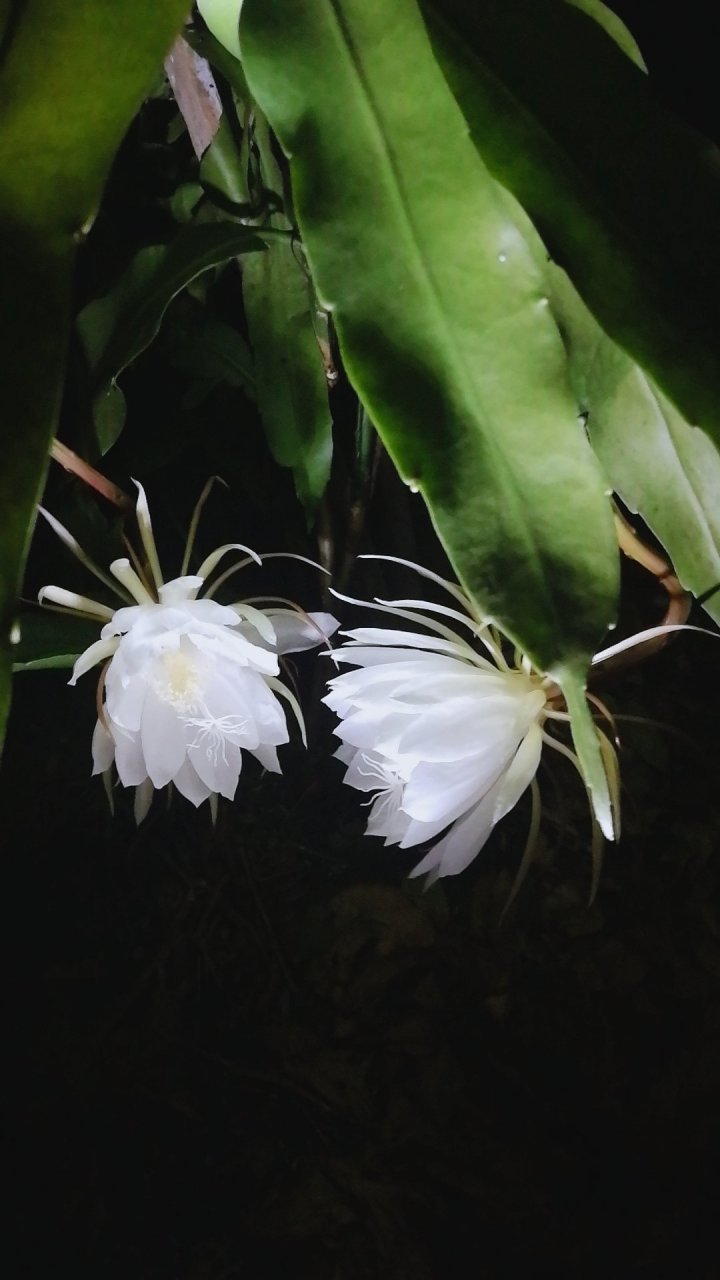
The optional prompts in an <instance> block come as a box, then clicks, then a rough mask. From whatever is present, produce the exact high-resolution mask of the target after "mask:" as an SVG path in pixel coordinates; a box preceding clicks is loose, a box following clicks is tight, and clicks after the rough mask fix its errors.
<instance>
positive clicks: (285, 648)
mask: <svg viewBox="0 0 720 1280" xmlns="http://www.w3.org/2000/svg"><path fill="white" fill-rule="evenodd" d="M268 616H269V617H270V618H271V620H272V624H273V627H274V628H275V635H276V641H275V652H276V653H301V652H302V651H303V650H305V649H314V648H315V647H316V645H320V644H326V643H327V641H328V640H329V639H330V636H332V635H334V634H335V632H336V631H337V629H338V627H339V626H340V623H339V622H338V620H337V618H334V617H333V615H332V614H331V613H299V612H298V613H293V611H292V610H285V609H270V610H268Z"/></svg>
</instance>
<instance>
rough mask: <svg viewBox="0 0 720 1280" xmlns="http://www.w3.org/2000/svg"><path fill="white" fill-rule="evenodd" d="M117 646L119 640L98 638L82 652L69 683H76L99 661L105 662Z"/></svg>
mask: <svg viewBox="0 0 720 1280" xmlns="http://www.w3.org/2000/svg"><path fill="white" fill-rule="evenodd" d="M117 646H118V642H117V640H96V641H95V643H94V644H91V645H90V647H89V648H88V649H86V650H85V652H84V653H81V654H80V657H79V658H78V660H77V662H76V663H75V666H74V667H73V673H72V676H71V677H70V679H69V681H68V684H76V683H77V681H78V680H79V679H80V676H84V675H85V672H86V671H90V669H91V668H92V667H95V666H97V664H98V662H103V661H104V659H105V658H109V657H111V656H112V654H113V653H114V652H115V650H116V649H117Z"/></svg>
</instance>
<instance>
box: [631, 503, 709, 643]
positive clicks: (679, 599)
mask: <svg viewBox="0 0 720 1280" xmlns="http://www.w3.org/2000/svg"><path fill="white" fill-rule="evenodd" d="M615 529H616V531H617V537H618V545H619V547H620V550H621V551H623V552H624V553H625V555H626V556H629V557H630V559H631V560H636V561H637V563H638V564H641V565H642V566H643V568H644V569H647V570H648V572H649V573H652V574H653V576H654V577H655V578H657V580H658V582H659V583H660V584H661V586H662V587H664V589H665V591H666V592H667V597H668V600H667V608H666V610H665V616H664V618H663V620H662V623H661V626H671V625H677V624H678V623H683V622H687V620H688V615H689V613H690V609H691V607H692V597H691V595H690V593H689V592H688V591H686V590H685V588H684V587H683V586H682V585H681V583H680V582H679V580H678V579H677V577H676V576H675V574H674V572H673V569H672V565H670V564H669V563H668V561H667V560H665V559H663V557H662V556H660V555H658V553H657V552H656V551H652V550H651V549H650V547H647V546H646V545H645V543H644V542H641V541H640V539H639V538H638V536H637V533H636V532H635V530H634V529H633V527H632V525H630V524H628V521H627V520H626V519H625V517H624V516H621V515H620V512H619V511H616V512H615ZM667 640H668V636H657V637H656V639H655V640H648V642H647V643H648V645H652V647H653V649H661V648H662V646H663V645H664V644H666V643H667ZM643 648H644V646H643ZM645 652H647V650H645Z"/></svg>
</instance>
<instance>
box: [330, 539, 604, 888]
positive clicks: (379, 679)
mask: <svg viewBox="0 0 720 1280" xmlns="http://www.w3.org/2000/svg"><path fill="white" fill-rule="evenodd" d="M379 558H382V559H395V557H390V556H387V557H379ZM399 563H403V564H408V563H409V562H407V561H400V562H399ZM410 567H412V568H414V569H416V570H417V571H418V572H419V573H421V574H422V575H423V576H424V577H426V578H430V579H431V580H433V581H434V582H436V583H438V584H440V585H441V586H443V587H444V588H445V589H446V590H447V591H448V592H449V593H450V594H451V595H452V596H453V598H454V604H453V607H450V606H447V605H438V604H428V603H426V602H424V601H421V600H393V601H382V600H376V601H375V602H374V605H373V607H374V608H377V609H380V610H382V611H384V612H386V613H391V614H394V615H395V616H396V617H400V618H402V619H404V620H405V621H406V622H410V623H412V624H418V623H419V624H421V625H422V626H423V628H424V630H423V631H422V632H420V631H418V630H417V629H415V630H407V631H402V630H397V629H392V630H391V629H386V628H383V627H358V628H356V629H354V630H351V631H348V632H344V633H343V634H344V635H346V636H347V637H348V640H347V643H345V644H343V645H342V646H341V647H340V648H338V649H335V650H334V651H333V654H332V656H333V658H334V660H335V661H336V662H339V663H346V664H348V665H351V666H353V667H354V668H355V669H354V670H352V671H347V672H345V673H343V674H342V675H339V676H336V677H335V678H334V679H332V680H330V681H329V682H328V686H329V689H330V692H329V693H328V694H327V696H326V697H325V698H324V699H323V701H324V702H326V703H327V705H328V706H329V707H330V708H331V709H332V710H333V711H334V712H335V713H336V714H337V715H338V716H339V718H340V719H339V724H338V725H337V727H336V729H335V733H336V734H337V736H338V737H339V738H340V739H341V740H342V746H341V747H340V748H339V750H338V751H337V752H336V755H337V756H338V757H339V758H340V760H342V762H343V763H344V764H345V765H346V766H347V769H346V773H345V782H347V783H348V784H349V785H350V786H353V787H356V788H357V789H358V790H360V791H365V792H367V793H368V795H369V799H368V801H367V802H366V803H367V804H368V806H369V809H370V813H369V818H368V824H367V831H368V833H369V834H371V835H377V836H382V837H384V840H385V844H386V845H391V844H395V845H399V846H400V848H401V849H408V848H413V847H415V846H416V845H420V844H424V843H426V842H427V841H432V842H433V843H432V844H431V845H430V849H429V851H428V852H427V853H426V855H425V857H423V858H422V860H421V861H420V862H419V863H418V864H417V866H416V867H415V868H414V870H413V871H412V873H411V874H412V875H422V874H424V873H426V872H427V873H429V882H431V881H432V880H435V879H437V878H438V877H439V876H447V875H457V874H458V873H459V872H461V871H463V870H464V869H465V868H466V867H467V866H468V864H469V863H470V862H471V861H472V860H473V858H475V857H476V855H477V854H478V853H479V852H480V850H481V849H482V848H483V845H484V844H485V843H486V841H487V839H488V837H489V836H490V833H491V831H492V830H493V827H494V826H495V825H496V823H498V822H499V821H500V819H501V818H503V817H504V816H505V815H506V814H507V813H508V812H509V811H510V809H512V808H513V806H514V805H516V804H517V802H518V800H519V799H520V797H521V796H522V795H523V793H524V792H525V791H526V790H527V788H528V787H530V788H531V789H532V795H533V812H532V818H531V830H530V836H529V839H528V846H527V848H526V853H525V856H524V857H523V859H522V862H521V870H520V873H519V875H520V878H521V877H522V875H523V874H524V872H525V870H526V869H527V864H528V861H529V856H530V855H531V853H532V846H533V845H534V842H535V837H536V835H537V827H538V823H539V816H540V805H539V793H538V789H537V783H536V781H535V774H536V772H537V769H538V765H539V763H540V756H541V752H542V748H543V745H544V744H547V745H549V746H552V747H554V748H556V749H557V750H559V751H561V752H562V754H564V755H567V756H569V757H570V758H571V759H572V760H573V761H574V762H575V763H576V764H577V761H576V760H575V757H574V755H573V753H572V752H571V751H570V749H569V748H568V747H566V746H565V745H564V744H563V743H562V742H561V741H560V740H559V739H557V738H556V737H554V736H553V735H552V734H550V733H548V732H547V728H546V723H547V721H552V720H558V721H567V719H568V716H567V713H566V712H564V711H563V710H561V709H560V707H561V706H562V702H561V698H560V694H559V690H558V688H557V686H556V685H555V684H554V682H553V681H552V680H551V679H550V677H548V676H543V675H540V674H538V673H536V672H535V671H533V669H532V667H531V666H530V663H529V662H528V661H527V659H525V658H523V657H522V655H520V654H517V653H516V655H515V665H514V666H511V665H510V664H509V663H508V662H507V660H506V657H505V655H504V652H503V648H502V645H501V640H500V636H499V635H498V633H497V631H496V630H495V629H494V628H493V627H492V626H491V625H490V624H489V623H488V622H487V621H485V620H483V619H480V618H478V617H477V616H476V614H475V613H474V610H473V606H472V603H471V601H470V600H469V599H468V598H467V596H466V595H465V594H464V593H463V592H462V591H461V589H460V588H459V587H457V586H456V585H455V584H453V583H449V582H446V581H445V580H444V579H442V578H438V577H437V575H435V574H432V573H429V572H428V571H427V570H424V569H420V568H419V566H417V565H411V566H410ZM341 598H344V597H341ZM350 603H355V604H359V603H362V602H361V601H351V602H350ZM457 605H460V606H461V607H462V611H461V610H460V608H457V607H455V606H457ZM418 610H421V611H422V612H418ZM428 614H434V615H436V616H435V617H428V616H427V615H428ZM438 616H439V617H441V618H444V619H449V620H451V621H453V622H455V623H458V624H460V625H461V626H462V627H463V629H464V630H465V632H466V634H467V639H465V638H464V637H463V636H462V635H459V634H458V633H457V632H456V631H454V630H452V629H451V628H450V627H449V626H447V625H446V623H445V622H441V621H439V620H438ZM598 733H599V734H600V736H601V739H602V742H603V755H604V759H605V760H606V767H607V768H608V773H609V777H610V780H611V786H612V789H613V792H614V799H615V800H616V799H617V787H616V785H614V783H615V782H616V778H615V771H614V759H615V756H614V750H613V748H612V745H611V743H610V742H609V740H608V739H607V738H606V737H605V735H604V734H602V733H601V731H600V730H598Z"/></svg>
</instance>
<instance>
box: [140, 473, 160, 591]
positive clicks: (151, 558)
mask: <svg viewBox="0 0 720 1280" xmlns="http://www.w3.org/2000/svg"><path fill="white" fill-rule="evenodd" d="M133 484H134V485H135V488H136V489H137V491H138V499H137V502H136V504H135V513H136V515H137V522H138V528H139V530H140V537H141V539H142V544H143V547H144V548H145V555H146V556H147V558H148V564H149V565H150V572H151V573H152V576H153V578H154V580H155V586H156V587H161V586H162V583H163V576H162V572H161V570H160V561H159V560H158V553H157V547H156V545H155V538H154V536H153V531H152V522H151V520H150V508H149V506H148V500H147V498H146V496H145V490H144V489H143V487H142V485H141V484H140V483H139V481H137V480H133Z"/></svg>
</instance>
